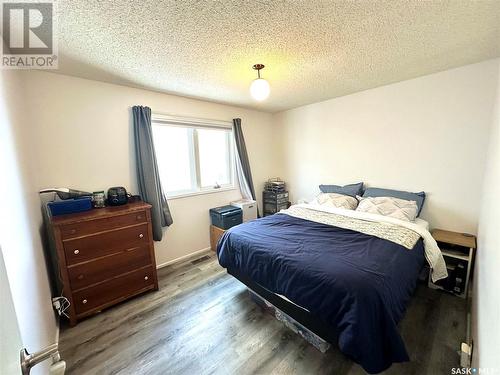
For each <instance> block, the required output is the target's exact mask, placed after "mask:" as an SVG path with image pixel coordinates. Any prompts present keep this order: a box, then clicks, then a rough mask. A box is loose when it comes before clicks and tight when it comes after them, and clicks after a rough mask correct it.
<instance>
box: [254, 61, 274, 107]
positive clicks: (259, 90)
mask: <svg viewBox="0 0 500 375" xmlns="http://www.w3.org/2000/svg"><path fill="white" fill-rule="evenodd" d="M253 68H254V69H255V70H256V71H257V75H258V77H259V78H257V79H254V80H253V81H252V84H251V85H250V94H251V95H252V98H254V99H255V100H257V101H258V102H261V101H263V100H266V99H267V97H268V96H269V93H270V92H271V88H270V87H269V82H267V81H266V80H265V79H264V78H260V70H261V69H264V65H263V64H255V65H254V66H253Z"/></svg>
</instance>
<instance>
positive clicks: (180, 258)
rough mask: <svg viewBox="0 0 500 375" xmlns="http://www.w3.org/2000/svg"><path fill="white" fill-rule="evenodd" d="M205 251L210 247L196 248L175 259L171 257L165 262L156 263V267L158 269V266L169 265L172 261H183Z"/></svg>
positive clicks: (209, 249)
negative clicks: (192, 251)
mask: <svg viewBox="0 0 500 375" xmlns="http://www.w3.org/2000/svg"><path fill="white" fill-rule="evenodd" d="M207 251H211V248H210V247H206V248H204V249H201V250H198V251H195V252H194V253H190V254H187V255H183V256H181V257H179V258H175V259H172V260H169V261H168V262H165V263H161V264H157V265H156V269H160V268H163V267H166V266H169V265H171V264H174V263H178V262H182V261H185V260H187V259H189V258H193V257H195V256H197V255H200V254H202V253H205V252H207Z"/></svg>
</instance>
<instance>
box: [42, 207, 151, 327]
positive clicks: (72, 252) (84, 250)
mask: <svg viewBox="0 0 500 375" xmlns="http://www.w3.org/2000/svg"><path fill="white" fill-rule="evenodd" d="M49 220H50V223H49V226H50V230H51V233H52V235H53V237H54V238H53V239H54V244H55V251H56V257H57V267H58V273H59V277H60V279H61V282H62V294H63V295H64V297H66V298H67V299H68V300H69V302H70V306H69V309H68V310H69V311H67V313H68V316H69V321H70V325H72V326H73V325H75V324H76V323H77V321H78V320H80V319H82V318H84V317H86V316H89V315H92V314H95V313H97V312H99V311H101V310H103V309H105V308H107V307H110V306H112V305H115V304H117V303H119V302H121V301H124V300H126V299H128V298H130V297H133V296H135V295H138V294H140V293H143V292H146V291H149V290H158V278H157V274H156V262H155V255H154V248H153V235H152V225H151V205H149V204H147V203H145V202H142V201H136V202H132V203H128V204H125V205H122V206H117V207H105V208H99V209H92V210H90V211H86V212H80V213H76V214H69V215H61V216H55V217H51V218H50V219H49Z"/></svg>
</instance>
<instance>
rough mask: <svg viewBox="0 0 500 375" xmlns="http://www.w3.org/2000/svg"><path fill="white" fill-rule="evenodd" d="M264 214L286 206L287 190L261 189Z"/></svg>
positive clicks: (272, 212) (270, 213)
mask: <svg viewBox="0 0 500 375" xmlns="http://www.w3.org/2000/svg"><path fill="white" fill-rule="evenodd" d="M262 201H263V203H264V216H267V215H272V214H275V213H276V212H280V211H281V210H284V209H287V208H288V192H287V191H282V192H279V193H277V192H273V191H263V192H262Z"/></svg>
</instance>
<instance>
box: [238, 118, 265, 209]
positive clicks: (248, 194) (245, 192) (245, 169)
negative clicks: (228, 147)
mask: <svg viewBox="0 0 500 375" xmlns="http://www.w3.org/2000/svg"><path fill="white" fill-rule="evenodd" d="M233 133H234V142H235V144H236V151H237V158H238V160H236V174H237V177H238V181H239V183H240V190H241V194H242V196H243V198H246V199H253V200H256V198H255V189H254V186H253V179H252V171H251V170H250V161H249V160H248V153H247V146H246V145H245V138H244V137H243V131H242V130H241V119H240V118H235V119H233ZM257 215H258V216H259V214H258V212H257Z"/></svg>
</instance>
